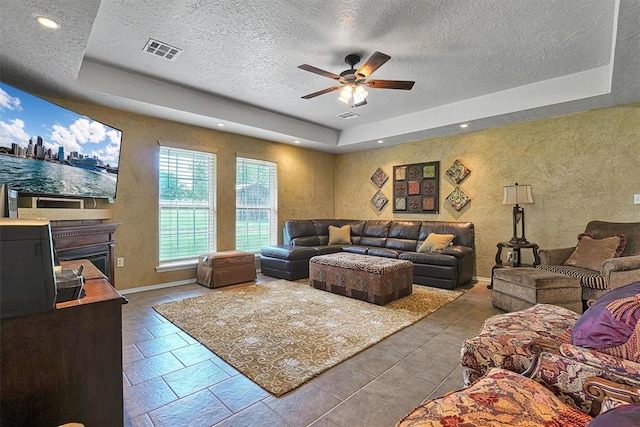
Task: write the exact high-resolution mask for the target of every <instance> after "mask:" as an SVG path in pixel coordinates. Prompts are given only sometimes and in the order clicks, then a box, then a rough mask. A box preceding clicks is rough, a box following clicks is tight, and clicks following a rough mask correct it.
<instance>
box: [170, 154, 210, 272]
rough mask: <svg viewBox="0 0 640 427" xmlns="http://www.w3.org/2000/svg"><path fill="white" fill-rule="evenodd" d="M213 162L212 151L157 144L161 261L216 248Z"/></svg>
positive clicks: (207, 251) (184, 257) (185, 258)
mask: <svg viewBox="0 0 640 427" xmlns="http://www.w3.org/2000/svg"><path fill="white" fill-rule="evenodd" d="M215 163H216V155H215V154H211V153H204V152H200V151H191V150H183V149H179V148H169V147H160V156H159V164H158V169H159V180H158V182H159V197H158V200H159V216H160V217H159V221H158V223H159V229H160V230H159V248H160V250H159V259H160V263H163V262H165V263H166V262H171V261H181V260H188V259H194V258H197V257H198V256H199V255H201V254H205V253H209V252H214V251H215V249H216V238H215V237H216V236H215V220H216V200H215V184H216V183H215V166H216V164H215Z"/></svg>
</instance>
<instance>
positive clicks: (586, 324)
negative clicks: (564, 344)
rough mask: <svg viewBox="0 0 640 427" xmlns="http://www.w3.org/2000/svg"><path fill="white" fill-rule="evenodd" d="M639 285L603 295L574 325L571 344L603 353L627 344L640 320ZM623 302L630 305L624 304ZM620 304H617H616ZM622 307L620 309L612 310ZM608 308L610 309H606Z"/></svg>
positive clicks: (621, 288)
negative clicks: (626, 301)
mask: <svg viewBox="0 0 640 427" xmlns="http://www.w3.org/2000/svg"><path fill="white" fill-rule="evenodd" d="M638 294H640V282H635V283H632V284H630V285H626V286H622V287H620V288H616V289H614V290H612V291H610V292H607V293H606V294H604V295H602V296H601V297H600V298H598V300H597V301H596V302H595V303H594V304H593V305H592V306H591V307H589V309H588V310H587V311H585V312H584V314H583V315H582V316H580V318H579V319H578V321H577V322H576V323H575V324H574V325H573V331H572V334H571V343H572V344H573V345H577V346H580V347H585V348H594V349H604V348H610V347H615V346H617V345H621V344H624V343H626V342H627V340H628V339H629V337H630V336H631V335H632V334H633V331H634V329H635V327H636V323H637V322H638V319H640V296H639V297H638V299H637V303H634V302H633V297H635V296H637V295H638ZM623 299H630V300H631V302H630V303H627V304H624V301H621V300H623ZM616 303H617V304H616ZM617 305H620V306H621V307H620V308H619V309H617V310H616V309H613V312H612V308H611V307H616V306H617ZM607 306H610V307H609V308H607Z"/></svg>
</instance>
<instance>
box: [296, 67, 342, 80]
mask: <svg viewBox="0 0 640 427" xmlns="http://www.w3.org/2000/svg"><path fill="white" fill-rule="evenodd" d="M298 68H300V69H301V70H305V71H309V72H311V73H314V74H319V75H321V76H324V77H329V78H330V79H333V80H340V76H339V75H337V74H333V73H330V72H328V71H325V70H321V69H320V68H316V67H314V66H313V65H307V64H302V65H298Z"/></svg>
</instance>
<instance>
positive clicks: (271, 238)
mask: <svg viewBox="0 0 640 427" xmlns="http://www.w3.org/2000/svg"><path fill="white" fill-rule="evenodd" d="M277 242H278V171H277V164H276V163H273V162H268V161H264V160H255V159H248V158H244V157H237V158H236V249H237V250H242V251H248V252H256V253H257V252H259V251H260V248H261V247H263V246H268V245H273V244H276V243H277Z"/></svg>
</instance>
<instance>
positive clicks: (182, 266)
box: [156, 259, 198, 273]
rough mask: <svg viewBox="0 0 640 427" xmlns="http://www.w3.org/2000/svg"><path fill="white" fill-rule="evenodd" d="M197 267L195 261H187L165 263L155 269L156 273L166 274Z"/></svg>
mask: <svg viewBox="0 0 640 427" xmlns="http://www.w3.org/2000/svg"><path fill="white" fill-rule="evenodd" d="M197 266H198V260H197V259H189V260H185V261H176V262H165V263H164V264H160V265H159V266H157V267H156V272H158V273H166V272H167V271H178V270H190V269H192V268H196V267H197Z"/></svg>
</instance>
